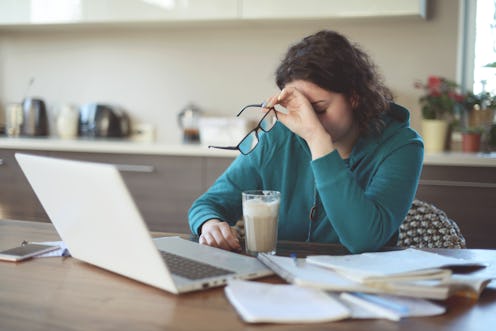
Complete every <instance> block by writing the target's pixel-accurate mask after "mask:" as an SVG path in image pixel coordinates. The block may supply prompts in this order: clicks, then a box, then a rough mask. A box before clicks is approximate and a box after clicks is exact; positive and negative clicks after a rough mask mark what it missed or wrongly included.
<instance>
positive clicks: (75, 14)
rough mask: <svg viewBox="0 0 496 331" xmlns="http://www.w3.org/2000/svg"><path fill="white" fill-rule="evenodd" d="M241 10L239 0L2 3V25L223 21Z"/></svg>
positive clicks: (35, 0) (19, 0) (33, 0)
mask: <svg viewBox="0 0 496 331" xmlns="http://www.w3.org/2000/svg"><path fill="white" fill-rule="evenodd" d="M238 9H239V8H238V1H237V0H1V1H0V24H1V25H15V24H57V23H108V22H112V23H119V22H122V23H125V22H153V21H186V20H223V19H236V18H238Z"/></svg>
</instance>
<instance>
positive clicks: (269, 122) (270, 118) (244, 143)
mask: <svg viewBox="0 0 496 331" xmlns="http://www.w3.org/2000/svg"><path fill="white" fill-rule="evenodd" d="M276 121H277V116H276V113H275V111H274V110H271V111H269V112H268V113H266V114H265V116H264V117H263V118H262V119H261V120H260V122H259V123H258V126H257V127H256V128H255V129H253V130H251V131H250V132H249V133H248V134H247V135H246V137H245V138H243V140H241V142H240V143H239V145H238V149H239V151H240V152H241V153H243V154H248V153H250V152H251V151H252V150H253V149H254V148H255V147H256V146H257V144H258V141H259V134H262V133H263V132H269V131H270V130H271V129H272V128H273V127H274V125H275V124H276Z"/></svg>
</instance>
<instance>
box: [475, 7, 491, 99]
mask: <svg viewBox="0 0 496 331" xmlns="http://www.w3.org/2000/svg"><path fill="white" fill-rule="evenodd" d="M475 22H476V25H475V56H474V85H473V91H474V92H475V93H479V92H482V91H488V92H493V93H496V0H478V1H477V11H476V19H475ZM488 65H489V66H490V67H488Z"/></svg>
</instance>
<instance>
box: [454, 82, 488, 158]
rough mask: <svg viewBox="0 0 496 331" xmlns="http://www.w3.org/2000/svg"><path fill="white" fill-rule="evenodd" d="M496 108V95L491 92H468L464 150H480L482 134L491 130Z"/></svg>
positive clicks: (464, 120)
mask: <svg viewBox="0 0 496 331" xmlns="http://www.w3.org/2000/svg"><path fill="white" fill-rule="evenodd" d="M495 108H496V97H495V96H493V95H491V94H490V93H489V92H482V93H479V94H474V93H473V92H470V91H469V92H467V94H466V96H465V100H464V110H465V112H464V115H465V116H464V117H463V119H462V129H461V132H462V150H463V151H464V152H478V151H479V150H480V146H481V140H482V136H483V134H484V133H485V132H486V131H489V129H490V127H491V125H492V122H493V117H494V109H495Z"/></svg>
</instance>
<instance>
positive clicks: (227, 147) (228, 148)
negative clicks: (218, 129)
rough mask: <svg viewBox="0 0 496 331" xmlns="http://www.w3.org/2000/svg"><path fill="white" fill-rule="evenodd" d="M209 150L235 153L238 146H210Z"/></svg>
mask: <svg viewBox="0 0 496 331" xmlns="http://www.w3.org/2000/svg"><path fill="white" fill-rule="evenodd" d="M208 148H216V149H227V150H230V151H235V150H237V149H238V147H237V146H213V145H209V146H208Z"/></svg>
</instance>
